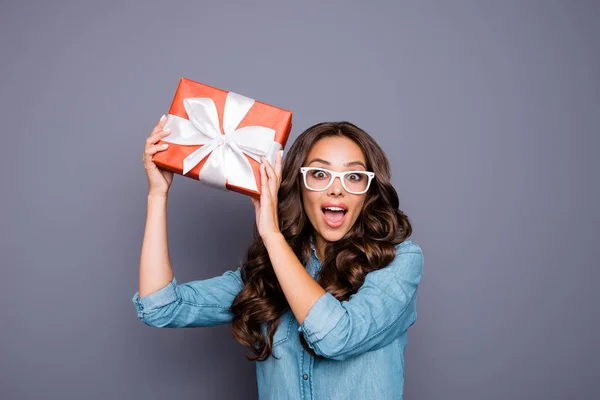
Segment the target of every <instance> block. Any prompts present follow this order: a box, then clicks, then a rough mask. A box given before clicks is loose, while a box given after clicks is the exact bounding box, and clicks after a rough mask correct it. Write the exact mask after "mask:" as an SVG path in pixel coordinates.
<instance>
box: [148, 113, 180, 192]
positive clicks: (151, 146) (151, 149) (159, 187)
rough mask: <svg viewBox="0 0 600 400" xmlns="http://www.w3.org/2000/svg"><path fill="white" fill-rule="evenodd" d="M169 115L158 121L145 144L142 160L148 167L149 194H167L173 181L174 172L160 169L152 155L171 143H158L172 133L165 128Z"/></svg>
mask: <svg viewBox="0 0 600 400" xmlns="http://www.w3.org/2000/svg"><path fill="white" fill-rule="evenodd" d="M166 122H167V117H165V116H164V115H163V116H162V117H161V119H160V120H159V121H158V123H157V124H156V126H155V127H154V129H152V132H151V133H150V136H149V137H148V139H146V145H145V146H144V155H143V157H142V161H143V162H144V168H145V169H146V175H147V176H148V194H159V195H165V196H166V195H167V192H168V191H169V187H170V186H171V182H173V173H172V172H169V171H165V170H162V169H159V168H158V167H157V166H156V164H154V161H152V156H153V155H154V154H155V153H158V152H159V151H163V150H166V149H167V148H168V147H169V145H168V144H167V143H165V144H156V143H157V142H158V141H159V140H160V139H162V138H164V137H165V136H168V135H170V134H171V129H167V130H163V128H164V126H165V123H166Z"/></svg>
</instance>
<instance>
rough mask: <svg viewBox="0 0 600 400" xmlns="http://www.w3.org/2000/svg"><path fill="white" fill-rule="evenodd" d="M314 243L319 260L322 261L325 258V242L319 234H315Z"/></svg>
mask: <svg viewBox="0 0 600 400" xmlns="http://www.w3.org/2000/svg"><path fill="white" fill-rule="evenodd" d="M314 244H315V249H316V250H317V257H318V258H319V262H323V260H324V259H325V246H326V245H327V242H326V241H325V239H323V238H322V237H321V235H315V239H314Z"/></svg>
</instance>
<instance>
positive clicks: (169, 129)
mask: <svg viewBox="0 0 600 400" xmlns="http://www.w3.org/2000/svg"><path fill="white" fill-rule="evenodd" d="M163 132H171V128H167V129H163Z"/></svg>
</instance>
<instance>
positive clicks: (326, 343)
mask: <svg viewBox="0 0 600 400" xmlns="http://www.w3.org/2000/svg"><path fill="white" fill-rule="evenodd" d="M400 246H402V244H401V245H400ZM400 246H397V250H396V251H397V254H396V257H395V258H394V260H393V261H392V263H390V265H388V266H387V267H385V268H382V269H380V270H377V271H373V272H371V273H369V274H367V277H366V279H365V282H364V284H363V285H362V286H361V288H360V289H359V290H358V292H357V293H355V294H354V295H352V296H351V297H350V299H349V300H348V301H342V302H340V301H338V300H337V299H336V298H335V297H333V296H332V295H331V294H329V293H326V294H325V295H323V296H321V297H320V298H319V299H318V300H317V302H316V303H315V304H314V305H313V307H312V308H311V309H310V311H309V313H308V316H307V317H306V318H305V319H304V321H303V323H302V325H301V326H300V328H299V329H298V330H299V331H300V332H302V333H303V335H304V338H305V339H306V342H307V344H308V345H309V346H310V347H311V348H312V349H313V350H314V351H315V353H317V354H319V355H322V356H323V357H327V358H331V359H335V360H343V359H345V358H347V357H351V356H356V355H358V354H361V353H364V352H367V351H371V350H376V349H379V348H381V347H384V346H386V345H388V344H389V343H391V342H392V341H393V340H394V339H396V338H397V337H398V336H399V335H401V334H402V333H404V332H405V331H406V330H407V329H408V328H409V327H410V326H411V325H412V324H414V322H415V321H416V318H417V311H416V295H417V287H418V285H419V283H420V281H421V276H422V270H423V253H422V251H421V249H420V247H419V246H417V245H416V244H414V243H412V244H408V245H407V246H405V248H404V249H402V250H399V249H398V247H400Z"/></svg>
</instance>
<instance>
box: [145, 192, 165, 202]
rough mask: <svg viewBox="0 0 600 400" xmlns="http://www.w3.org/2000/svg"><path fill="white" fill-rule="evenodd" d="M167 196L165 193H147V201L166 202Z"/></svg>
mask: <svg viewBox="0 0 600 400" xmlns="http://www.w3.org/2000/svg"><path fill="white" fill-rule="evenodd" d="M167 196H168V194H167V193H165V192H148V200H150V199H160V200H166V199H167Z"/></svg>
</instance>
